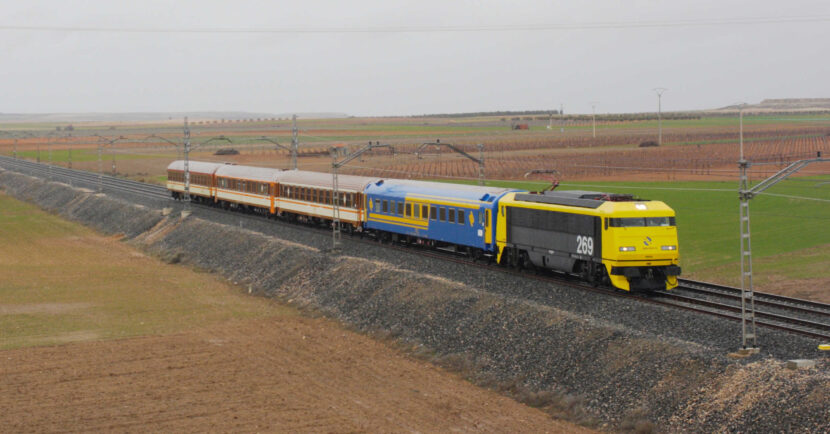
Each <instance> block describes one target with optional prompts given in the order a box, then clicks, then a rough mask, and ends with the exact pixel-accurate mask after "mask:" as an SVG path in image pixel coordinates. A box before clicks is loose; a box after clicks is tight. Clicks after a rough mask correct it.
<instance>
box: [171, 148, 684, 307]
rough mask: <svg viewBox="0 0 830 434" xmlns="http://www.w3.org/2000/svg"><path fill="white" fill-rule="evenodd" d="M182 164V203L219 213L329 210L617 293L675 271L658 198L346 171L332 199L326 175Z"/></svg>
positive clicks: (391, 234)
mask: <svg viewBox="0 0 830 434" xmlns="http://www.w3.org/2000/svg"><path fill="white" fill-rule="evenodd" d="M188 164H189V167H188V172H189V173H190V188H189V197H190V200H192V201H195V202H202V203H206V204H210V205H212V206H217V207H221V208H225V209H230V208H234V209H240V210H244V211H248V212H252V213H259V214H263V215H265V216H268V217H273V218H281V219H284V220H289V221H296V222H303V223H310V224H320V225H331V224H332V222H333V221H334V220H335V212H336V213H337V215H338V220H339V221H340V222H341V225H342V226H341V227H342V230H343V231H344V232H350V233H357V234H360V235H363V236H370V237H374V238H376V239H377V240H378V241H381V242H390V243H400V244H411V245H418V246H422V247H426V248H436V249H443V250H450V251H454V252H459V253H463V254H466V255H469V256H470V257H472V258H475V259H483V258H486V259H489V260H492V261H495V262H497V263H498V264H500V265H504V266H509V267H515V268H519V269H534V270H541V269H546V270H552V271H555V272H559V273H564V274H568V275H572V276H576V277H579V278H580V279H582V280H584V281H585V282H588V283H590V284H592V285H604V286H611V287H614V288H617V289H619V290H623V291H655V290H670V289H672V288H674V287H676V286H677V284H678V281H677V278H678V276H679V275H680V273H681V268H680V266H679V260H680V256H679V250H678V243H677V225H676V216H675V212H674V210H672V208H670V207H669V206H668V205H666V204H665V203H663V202H660V201H655V200H643V199H639V198H635V197H633V196H632V195H626V194H614V193H604V192H595V191H555V190H549V191H544V192H530V191H526V190H522V189H513V188H502V187H489V186H473V185H464V184H452V183H443V182H431V181H416V180H405V179H391V178H380V177H369V176H353V175H338V177H337V178H338V183H337V184H338V188H337V194H336V195H335V194H334V193H335V192H334V189H333V182H332V174H330V173H321V172H312V171H304V170H280V169H273V168H265V167H253V166H243V165H236V164H224V163H214V162H204V161H190V162H189V163H188ZM166 184H167V185H166V186H167V189H168V190H169V191H170V192H171V194H172V196H173V198H174V199H179V200H181V199H183V198H184V193H185V162H184V161H182V160H176V161H173V162H172V163H170V165H169V166H168V167H167V183H166ZM335 204H336V207H335ZM335 208H336V210H335Z"/></svg>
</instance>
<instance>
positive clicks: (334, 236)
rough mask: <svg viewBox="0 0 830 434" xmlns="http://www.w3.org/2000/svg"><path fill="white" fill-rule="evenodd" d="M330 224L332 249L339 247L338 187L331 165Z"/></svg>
mask: <svg viewBox="0 0 830 434" xmlns="http://www.w3.org/2000/svg"><path fill="white" fill-rule="evenodd" d="M333 155H334V158H335V159H337V153H336V151H334V153H333ZM331 202H332V222H331V224H332V225H333V227H332V231H331V246H332V248H333V249H336V248H338V247H340V185H339V181H338V179H337V165H336V164H334V165H332V192H331Z"/></svg>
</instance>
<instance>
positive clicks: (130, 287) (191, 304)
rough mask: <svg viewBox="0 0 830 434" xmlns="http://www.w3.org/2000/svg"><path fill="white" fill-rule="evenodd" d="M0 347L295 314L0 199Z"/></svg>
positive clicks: (209, 277)
mask: <svg viewBox="0 0 830 434" xmlns="http://www.w3.org/2000/svg"><path fill="white" fill-rule="evenodd" d="M0 276H2V278H0V349H8V348H18V347H26V346H40V345H54V344H61V343H67V342H74V341H83V340H97V339H113V338H121V337H129V336H139V335H146V334H158V333H172V332H176V331H181V330H185V329H188V328H193V327H202V326H205V325H210V324H216V323H219V322H223V321H229V320H235V319H242V318H258V317H271V316H282V315H295V314H297V313H296V311H294V310H293V309H290V308H287V307H284V306H281V305H278V304H276V303H270V302H263V300H262V299H259V298H257V297H250V296H248V295H245V294H243V293H242V291H240V290H239V289H238V288H235V287H232V286H229V285H227V284H225V283H223V282H222V281H221V280H219V279H216V277H215V276H214V275H211V274H208V273H199V272H196V271H194V270H191V269H189V268H187V267H182V266H181V265H168V264H165V263H163V262H161V261H159V260H156V259H154V258H150V257H147V256H144V255H143V254H141V253H139V252H138V251H136V250H134V249H132V248H131V247H130V246H128V245H127V244H124V243H122V242H120V241H118V240H117V239H114V238H107V237H104V236H102V235H99V234H96V233H95V232H93V231H91V230H89V229H87V228H85V227H83V226H81V225H79V224H75V223H72V222H68V221H66V220H63V219H61V218H58V217H56V216H54V215H51V214H48V213H46V212H44V211H42V210H40V209H39V208H37V207H35V206H33V205H30V204H26V203H22V202H19V201H17V200H14V199H11V198H9V197H8V196H5V195H3V194H2V193H0Z"/></svg>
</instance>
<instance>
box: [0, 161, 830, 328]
mask: <svg viewBox="0 0 830 434" xmlns="http://www.w3.org/2000/svg"><path fill="white" fill-rule="evenodd" d="M0 167H5V168H9V169H12V170H15V171H18V172H22V173H27V174H30V175H34V176H38V177H43V178H47V179H48V178H50V177H51V179H53V180H56V181H62V182H66V183H69V184H71V185H75V186H79V187H84V188H88V189H91V190H93V191H95V190H97V189H98V186H99V176H98V174H96V173H91V172H86V171H81V170H74V169H67V168H64V167H59V166H51V167H49V166H47V165H45V164H41V163H35V162H31V161H25V160H19V159H12V158H9V157H0ZM101 184H102V186H103V191H119V192H124V193H129V194H134V195H139V196H142V197H145V198H150V199H156V200H162V201H171V200H172V199H171V198H170V196H169V193H168V191H167V189H166V188H165V187H163V186H160V185H152V184H146V183H141V182H138V181H132V180H127V179H122V178H117V177H113V176H109V175H104V176H102V177H101ZM192 205H193V207H194V208H195V209H200V210H203V211H205V212H207V213H213V212H216V213H227V211H223V210H219V209H217V208H214V207H211V206H208V205H204V204H199V203H193V204H192ZM236 215H237V216H238V217H239V218H240V219H246V220H247V219H251V220H252V221H256V222H262V217H261V216H258V215H255V214H247V213H236ZM275 224H286V225H291V227H293V228H298V229H301V230H305V231H310V232H314V233H317V234H327V233H329V230H328V229H325V228H320V227H311V226H302V225H296V224H291V223H286V222H279V221H276V222H275ZM349 241H351V242H356V243H367V244H373V245H377V244H378V241H377V240H375V239H374V238H362V237H351V238H349ZM384 246H385V247H387V248H390V249H394V250H399V251H402V252H406V253H408V254H418V255H422V256H425V257H432V258H436V259H439V260H441V261H451V262H457V263H460V264H464V265H466V266H472V267H478V268H485V269H490V270H495V271H498V272H502V273H508V274H515V275H520V276H521V277H522V278H529V279H534V280H540V281H546V282H549V283H554V284H556V285H560V286H569V287H573V288H578V289H581V290H586V291H592V292H599V293H603V294H606V295H609V296H614V297H625V298H628V299H632V298H633V299H636V300H638V301H641V302H644V303H649V304H654V305H662V306H665V307H669V308H673V309H682V310H686V311H692V312H698V313H702V314H706V315H712V316H717V317H720V318H725V319H729V320H734V321H740V311H741V308H740V300H741V291H740V289H738V288H733V287H728V286H723V285H716V284H711V283H706V282H697V281H692V280H685V279H681V280H680V285H679V286H678V287H677V288H676V289H674V290H672V291H670V292H669V291H660V292H656V293H652V294H647V295H641V296H636V297H632V295H631V294H629V293H625V292H622V291H618V290H614V289H611V288H603V287H593V286H590V285H587V284H585V283H583V282H579V281H576V280H574V279H568V278H567V276H562V275H559V274H555V273H549V272H545V271H543V272H539V273H528V272H522V271H521V270H515V269H510V268H506V267H502V266H498V265H495V264H491V263H488V262H486V261H484V262H482V261H476V260H474V259H471V258H469V257H467V256H464V255H461V254H453V253H452V252H447V251H443V250H430V249H423V248H412V247H411V246H404V245H401V244H384ZM755 308H756V325H758V326H760V327H766V328H771V329H776V330H782V331H786V332H790V333H795V334H799V335H804V336H809V337H814V338H820V339H830V305H828V304H824V303H818V302H814V301H809V300H802V299H797V298H792V297H785V296H780V295H775V294H768V293H761V292H756V293H755Z"/></svg>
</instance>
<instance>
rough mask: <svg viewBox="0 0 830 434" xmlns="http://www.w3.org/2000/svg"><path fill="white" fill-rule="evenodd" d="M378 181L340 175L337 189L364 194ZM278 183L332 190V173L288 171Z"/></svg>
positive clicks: (364, 177) (377, 179) (365, 177)
mask: <svg viewBox="0 0 830 434" xmlns="http://www.w3.org/2000/svg"><path fill="white" fill-rule="evenodd" d="M378 181H380V179H379V178H370V177H367V176H353V175H338V176H337V189H338V190H341V191H354V192H363V189H365V188H366V186H367V185H368V184H370V183H374V182H378ZM278 182H280V183H282V184H290V185H298V186H301V187H312V188H325V189H329V190H331V189H332V175H331V173H321V172H306V171H305V170H286V171H283V172H280V175H279V178H278Z"/></svg>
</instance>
